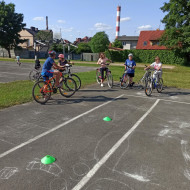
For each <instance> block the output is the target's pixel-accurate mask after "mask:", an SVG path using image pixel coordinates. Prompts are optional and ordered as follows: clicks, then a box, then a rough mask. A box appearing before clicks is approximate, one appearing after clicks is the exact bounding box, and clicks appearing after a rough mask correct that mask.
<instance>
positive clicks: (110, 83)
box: [96, 68, 113, 88]
mask: <svg viewBox="0 0 190 190" xmlns="http://www.w3.org/2000/svg"><path fill="white" fill-rule="evenodd" d="M105 79H107V81H108V87H109V88H113V76H112V74H111V71H110V70H109V69H108V70H107V72H106V74H105V77H104V80H105ZM96 81H97V83H98V84H100V83H101V73H100V68H98V69H96Z"/></svg>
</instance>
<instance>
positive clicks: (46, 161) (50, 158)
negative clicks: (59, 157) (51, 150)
mask: <svg viewBox="0 0 190 190" xmlns="http://www.w3.org/2000/svg"><path fill="white" fill-rule="evenodd" d="M41 162H42V164H52V163H53V162H55V158H54V157H53V156H50V155H47V156H45V157H43V158H42V159H41Z"/></svg>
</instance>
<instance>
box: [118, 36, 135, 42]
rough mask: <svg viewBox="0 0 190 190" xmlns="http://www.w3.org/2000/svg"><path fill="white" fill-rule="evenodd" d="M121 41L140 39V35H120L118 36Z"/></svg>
mask: <svg viewBox="0 0 190 190" xmlns="http://www.w3.org/2000/svg"><path fill="white" fill-rule="evenodd" d="M117 39H118V40H119V41H124V40H125V41H128V40H129V41H138V39H139V36H126V35H123V36H119V37H118V38H117Z"/></svg>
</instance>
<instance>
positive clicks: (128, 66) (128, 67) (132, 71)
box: [125, 59, 136, 73]
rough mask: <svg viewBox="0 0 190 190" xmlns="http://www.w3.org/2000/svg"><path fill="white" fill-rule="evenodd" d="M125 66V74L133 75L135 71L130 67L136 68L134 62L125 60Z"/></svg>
mask: <svg viewBox="0 0 190 190" xmlns="http://www.w3.org/2000/svg"><path fill="white" fill-rule="evenodd" d="M125 65H126V66H127V73H135V69H132V67H134V66H136V63H135V61H133V60H132V61H130V60H129V59H127V60H126V62H125Z"/></svg>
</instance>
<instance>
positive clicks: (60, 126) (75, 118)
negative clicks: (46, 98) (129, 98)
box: [0, 94, 124, 158]
mask: <svg viewBox="0 0 190 190" xmlns="http://www.w3.org/2000/svg"><path fill="white" fill-rule="evenodd" d="M122 96H124V94H122V95H120V96H118V97H116V98H114V99H112V100H110V101H108V102H105V103H104V104H101V105H99V106H96V107H94V108H92V109H90V110H89V111H87V112H84V113H82V114H80V115H78V116H76V117H74V118H72V119H70V120H68V121H66V122H64V123H62V124H60V125H58V126H56V127H54V128H52V129H50V130H48V131H46V132H44V133H42V134H40V135H38V136H36V137H34V138H32V139H29V140H28V141H26V142H24V143H22V144H20V145H18V146H16V147H14V148H12V149H10V150H8V151H6V152H4V153H2V154H0V158H3V157H4V156H6V155H8V154H10V153H12V152H14V151H15V150H18V149H19V148H22V147H23V146H26V145H28V144H30V143H32V142H34V141H36V140H38V139H40V138H41V137H44V136H46V135H48V134H50V133H52V132H54V131H56V130H58V129H60V128H62V127H63V126H65V125H67V124H69V123H71V122H73V121H75V120H77V119H79V118H80V117H83V116H84V115H87V114H89V113H91V112H93V111H94V110H97V109H99V108H101V107H103V106H105V105H107V104H109V103H111V102H113V101H114V100H117V99H119V98H121V97H122Z"/></svg>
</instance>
